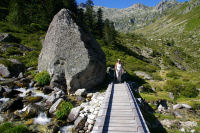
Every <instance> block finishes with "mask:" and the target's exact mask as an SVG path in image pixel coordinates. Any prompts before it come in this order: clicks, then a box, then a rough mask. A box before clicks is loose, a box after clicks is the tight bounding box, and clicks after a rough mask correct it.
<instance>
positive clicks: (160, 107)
mask: <svg viewBox="0 0 200 133" xmlns="http://www.w3.org/2000/svg"><path fill="white" fill-rule="evenodd" d="M158 111H159V112H163V111H165V107H163V106H162V105H161V104H160V105H159V106H158Z"/></svg>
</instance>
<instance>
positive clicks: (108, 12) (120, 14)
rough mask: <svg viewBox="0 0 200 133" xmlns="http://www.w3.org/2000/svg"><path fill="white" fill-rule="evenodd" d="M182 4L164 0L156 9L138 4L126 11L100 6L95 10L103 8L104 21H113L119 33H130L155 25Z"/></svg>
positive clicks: (174, 0)
mask: <svg viewBox="0 0 200 133" xmlns="http://www.w3.org/2000/svg"><path fill="white" fill-rule="evenodd" d="M181 4H182V3H179V2H177V1H176V0H162V1H161V2H160V3H159V4H158V5H156V6H155V7H148V6H145V5H143V4H140V3H138V4H134V5H132V6H131V7H128V8H124V9H117V8H107V7H99V6H95V7H94V9H95V11H97V10H98V8H102V10H103V16H104V19H109V20H111V21H113V22H114V24H115V28H116V29H117V30H118V31H122V32H130V31H132V30H134V29H137V28H141V27H144V26H146V25H148V24H150V23H153V22H154V20H155V19H156V18H159V17H161V16H163V15H164V14H165V12H166V11H168V10H169V9H172V8H174V7H176V6H178V5H181Z"/></svg>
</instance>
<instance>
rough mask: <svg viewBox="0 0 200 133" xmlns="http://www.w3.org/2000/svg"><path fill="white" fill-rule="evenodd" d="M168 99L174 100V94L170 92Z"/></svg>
mask: <svg viewBox="0 0 200 133" xmlns="http://www.w3.org/2000/svg"><path fill="white" fill-rule="evenodd" d="M169 98H171V99H172V100H174V94H173V93H172V92H169Z"/></svg>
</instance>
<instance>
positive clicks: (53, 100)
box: [46, 93, 57, 105]
mask: <svg viewBox="0 0 200 133" xmlns="http://www.w3.org/2000/svg"><path fill="white" fill-rule="evenodd" d="M56 100H57V98H56V94H55V93H52V94H51V95H50V96H49V98H48V99H47V100H46V103H47V104H48V105H52V104H53V103H54V102H55V101H56Z"/></svg>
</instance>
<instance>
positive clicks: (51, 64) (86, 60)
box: [38, 9, 106, 92]
mask: <svg viewBox="0 0 200 133" xmlns="http://www.w3.org/2000/svg"><path fill="white" fill-rule="evenodd" d="M55 33H56V34H55ZM38 70H39V71H43V70H47V71H48V72H49V73H50V75H51V76H52V81H51V85H52V87H53V85H54V84H55V83H58V84H61V85H63V86H64V87H66V85H67V89H68V90H69V91H71V92H75V91H76V90H77V89H79V88H86V89H91V88H93V87H94V86H96V85H98V84H100V83H101V82H102V81H103V80H104V77H105V74H106V62H105V54H104V53H103V51H102V50H101V48H100V46H99V44H98V43H97V42H96V40H95V39H94V38H93V37H92V36H91V35H90V33H88V32H86V31H84V30H83V29H82V28H81V27H79V26H78V25H77V24H76V23H75V21H74V20H73V19H72V17H71V13H70V11H69V10H66V9H62V10H61V11H60V12H58V13H57V14H56V15H55V16H54V18H53V20H52V22H51V24H50V26H49V29H48V32H47V34H46V37H45V40H44V43H43V48H42V51H41V53H40V56H39V63H38ZM63 81H64V82H63ZM54 82H55V83H54Z"/></svg>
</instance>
